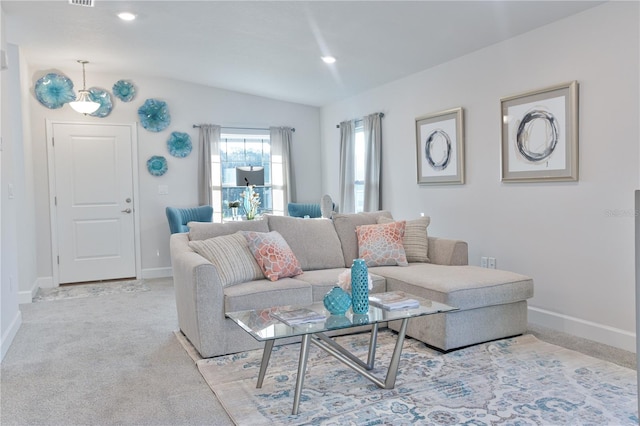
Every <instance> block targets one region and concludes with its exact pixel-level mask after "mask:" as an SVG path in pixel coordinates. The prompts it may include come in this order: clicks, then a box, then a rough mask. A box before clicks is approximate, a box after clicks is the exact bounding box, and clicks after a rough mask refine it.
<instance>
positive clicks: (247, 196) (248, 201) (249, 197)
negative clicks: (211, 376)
mask: <svg viewBox="0 0 640 426" xmlns="http://www.w3.org/2000/svg"><path fill="white" fill-rule="evenodd" d="M254 188H255V185H247V189H245V191H244V192H243V193H242V194H240V196H241V197H242V198H243V203H242V207H243V208H244V213H245V215H246V217H247V220H253V219H255V218H256V216H257V215H258V209H259V208H260V196H259V195H258V193H256V192H255V191H254Z"/></svg>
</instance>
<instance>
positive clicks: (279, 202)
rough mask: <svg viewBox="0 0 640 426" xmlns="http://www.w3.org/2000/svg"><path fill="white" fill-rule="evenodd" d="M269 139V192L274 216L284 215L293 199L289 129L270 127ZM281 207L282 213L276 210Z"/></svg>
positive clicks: (290, 136)
mask: <svg viewBox="0 0 640 426" xmlns="http://www.w3.org/2000/svg"><path fill="white" fill-rule="evenodd" d="M269 132H270V137H271V190H272V195H273V206H274V211H273V213H274V214H282V215H284V214H285V211H286V209H287V204H289V201H290V200H294V199H295V196H296V195H295V188H294V186H293V174H292V172H291V141H292V139H293V130H292V129H291V127H270V128H269ZM276 206H283V209H284V210H283V211H278V210H276Z"/></svg>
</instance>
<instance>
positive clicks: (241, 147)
mask: <svg viewBox="0 0 640 426" xmlns="http://www.w3.org/2000/svg"><path fill="white" fill-rule="evenodd" d="M239 166H262V167H264V186H256V188H255V191H256V193H258V195H259V196H260V210H259V212H258V213H259V214H262V213H270V212H272V211H273V197H272V191H271V182H272V181H271V144H270V139H269V133H268V132H266V133H262V134H232V133H224V132H223V133H222V134H221V135H220V169H219V170H220V174H221V197H220V201H221V206H220V208H221V212H222V219H228V218H231V216H232V213H231V209H230V208H229V202H231V201H242V198H241V194H242V193H243V192H244V191H245V188H246V186H245V185H240V186H237V185H236V167H239ZM212 173H216V172H215V168H212ZM241 205H242V204H241ZM240 213H241V214H243V211H242V207H240Z"/></svg>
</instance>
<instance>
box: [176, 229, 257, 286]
mask: <svg viewBox="0 0 640 426" xmlns="http://www.w3.org/2000/svg"><path fill="white" fill-rule="evenodd" d="M189 247H191V249H192V250H193V251H195V252H196V253H198V254H199V255H200V256H202V257H204V258H205V259H207V260H208V261H209V262H211V263H212V264H213V266H215V267H216V269H217V270H218V275H219V276H220V281H222V285H223V286H224V287H226V286H230V285H234V284H240V283H244V282H247V281H253V280H258V279H262V278H264V275H263V274H262V269H260V266H258V262H256V259H255V258H254V257H253V254H252V253H251V251H250V250H249V245H248V244H247V240H246V239H245V238H244V235H242V233H241V232H236V233H235V234H230V235H223V236H220V237H214V238H209V239H207V240H199V241H190V242H189Z"/></svg>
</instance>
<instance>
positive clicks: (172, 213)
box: [166, 206, 213, 234]
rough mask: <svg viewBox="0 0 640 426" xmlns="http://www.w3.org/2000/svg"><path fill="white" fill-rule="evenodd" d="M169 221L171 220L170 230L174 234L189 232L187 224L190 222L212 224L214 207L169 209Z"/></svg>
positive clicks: (167, 210)
mask: <svg viewBox="0 0 640 426" xmlns="http://www.w3.org/2000/svg"><path fill="white" fill-rule="evenodd" d="M166 212H167V219H168V220H169V229H170V230H171V233H172V234H177V233H179V232H189V227H188V226H187V223H189V222H212V221H213V207H211V206H200V207H191V208H186V209H179V208H177V207H167V209H166Z"/></svg>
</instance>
